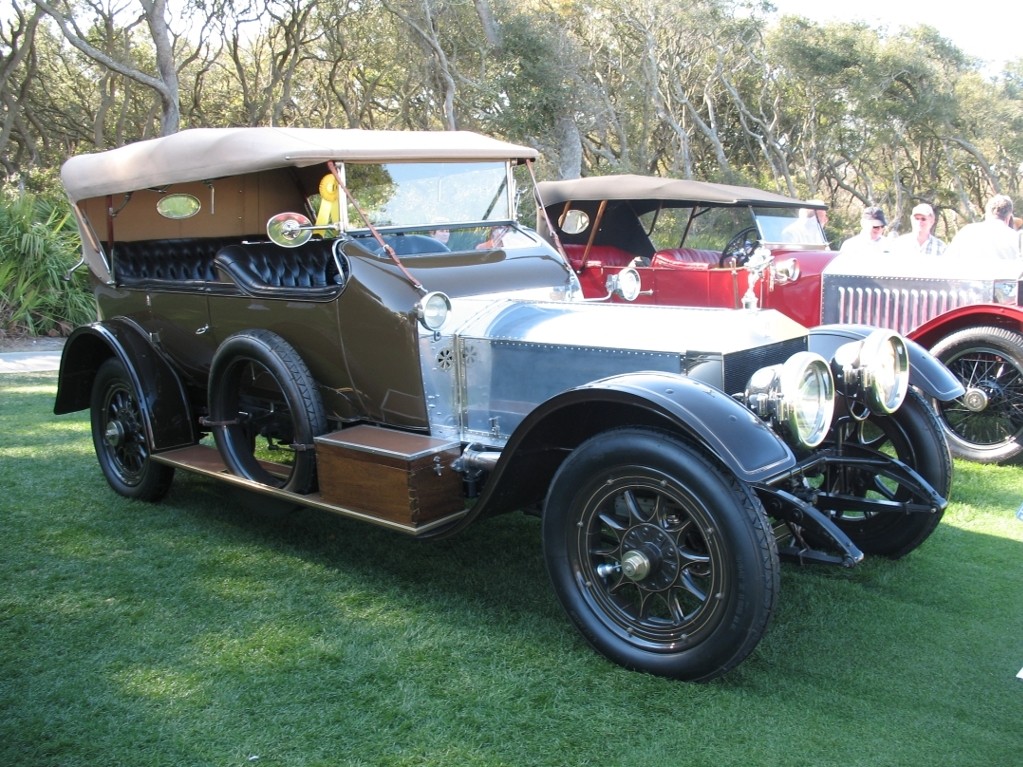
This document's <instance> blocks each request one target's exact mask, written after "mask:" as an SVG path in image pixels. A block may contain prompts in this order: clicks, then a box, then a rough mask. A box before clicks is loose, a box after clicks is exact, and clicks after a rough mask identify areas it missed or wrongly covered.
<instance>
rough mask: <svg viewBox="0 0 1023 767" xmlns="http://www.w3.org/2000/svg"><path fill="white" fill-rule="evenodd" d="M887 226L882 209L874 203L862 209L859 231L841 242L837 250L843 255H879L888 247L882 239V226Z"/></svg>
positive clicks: (885, 251) (886, 250)
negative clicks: (840, 246) (839, 248)
mask: <svg viewBox="0 0 1023 767" xmlns="http://www.w3.org/2000/svg"><path fill="white" fill-rule="evenodd" d="M886 226H888V222H887V221H886V220H885V217H884V211H883V210H881V209H880V208H879V207H877V206H876V205H872V206H870V207H869V208H864V209H863V215H862V216H860V233H859V234H856V235H853V236H852V237H850V238H849V239H847V240H846V241H845V242H843V243H842V248H841V250H840V251H839V252H840V253H842V254H843V255H845V254H849V255H863V256H867V255H880V254H881V253H887V252H888V247H887V243H886V242H885V240H884V228H885V227H886Z"/></svg>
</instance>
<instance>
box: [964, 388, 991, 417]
mask: <svg viewBox="0 0 1023 767" xmlns="http://www.w3.org/2000/svg"><path fill="white" fill-rule="evenodd" d="M962 402H963V405H964V406H965V407H966V409H967V410H969V411H970V412H971V413H982V412H983V411H985V410H987V406H988V405H989V404H990V403H991V397H990V396H989V394H988V392H987V391H985V390H984V389H981V388H978V387H971V388H970V389H968V390H967V392H966V394H964V395H963V398H962Z"/></svg>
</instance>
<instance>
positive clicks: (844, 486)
mask: <svg viewBox="0 0 1023 767" xmlns="http://www.w3.org/2000/svg"><path fill="white" fill-rule="evenodd" d="M836 428H839V429H843V430H844V431H845V435H844V441H846V442H848V441H852V442H855V443H857V444H860V445H862V446H863V447H867V448H870V449H872V450H876V451H877V452H880V453H884V454H886V455H889V456H891V457H892V458H895V459H897V460H899V461H901V462H902V463H904V464H906V465H907V466H909V467H910V468H911V469H913V470H914V471H916V473H917V474H919V475H920V476H921V477H923V479H925V480H926V481H927V483H928V484H929V485H930V486H931V487H932V488H934V490H935V491H936V492H937V493H938V494H939V495H941V496H942V497H943V498H948V494H949V492H950V491H951V488H952V457H951V454H950V453H949V449H948V443H947V442H946V440H945V435H944V433H943V432H942V429H941V426H940V424H939V423H938V419H937V418H936V417H935V415H934V411H933V410H931V408H930V407H929V405H928V403H927V400H926V399H925V398H924V397H923V395H921V394H920V393H919V392H918V391H916V390H915V389H911V390H910V391H909V392H908V393H907V395H906V399H905V400H904V401H903V403H902V407H900V408H899V409H898V410H896V411H895V412H894V413H892V414H891V415H884V416H882V415H871V416H869V417H868V418H867V419H866V420H864V421H858V422H852V423H846V424H842V425H840V426H837V427H836ZM824 483H825V486H826V487H827V489H828V490H829V491H831V492H836V493H839V494H840V495H843V494H844V495H850V496H856V497H859V498H865V499H876V500H879V501H896V502H903V501H907V500H909V499H910V497H911V496H910V491H909V490H908V489H907V488H905V487H904V486H902V485H900V484H898V483H897V482H896V481H895V480H893V479H892V478H890V477H884V476H879V475H877V474H874V473H873V472H870V471H866V470H855V469H849V468H837V469H835V470H833V471H832V472H831V473H830V474H829V475H828V476H827V478H826V479H825V481H824ZM943 513H944V512H934V513H924V512H912V513H903V512H894V511H882V512H849V511H842V512H838V513H837V515H836V516H835V517H833V519H832V521H833V522H834V523H835V524H836V525H838V527H840V528H841V529H842V530H843V531H844V532H845V534H846V535H848V536H849V538H850V539H852V542H853V543H855V544H856V546H858V547H859V548H860V549H861V550H862V551H863V552H864V553H866V554H877V555H880V556H886V557H890V558H892V559H897V558H899V557H902V556H905V555H906V554H908V553H909V552H910V551H912V550H913V549H915V548H917V547H918V546H919V545H920V544H921V543H923V542H924V541H925V540H926V539H927V538H928V537H929V536H930V534H931V533H932V532H934V529H935V528H936V527H937V526H938V523H939V522H940V521H941V517H942V515H943Z"/></svg>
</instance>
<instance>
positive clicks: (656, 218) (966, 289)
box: [538, 176, 1023, 463]
mask: <svg viewBox="0 0 1023 767" xmlns="http://www.w3.org/2000/svg"><path fill="white" fill-rule="evenodd" d="M538 193H539V196H540V199H542V201H543V205H545V206H547V210H546V213H547V219H549V220H551V221H553V222H555V223H554V224H553V226H552V227H550V228H549V229H544V226H545V220H544V218H543V217H541V230H542V231H544V233H545V234H546V236H547V237H549V238H550V239H552V240H554V239H555V237H556V238H558V239H560V240H561V242H562V243H563V245H564V249H565V252H566V254H567V256H568V258H569V259H570V261H571V263H572V265H573V268H574V269H575V271H576V272H577V274H578V276H579V280H580V282H581V284H582V286H583V292H584V293H585V294H586V295H588V296H592V295H598V294H600V293H601V292H602V290H603V286H604V284H605V282H606V280H607V278H608V276H610V275H614V274H616V273H617V272H619V271H620V270H621V269H623V268H624V267H625V266H626V265H630V264H631V265H633V266H635V267H636V268H637V270H638V272H639V274H640V279H641V282H642V291H641V296H640V298H639V301H640V302H643V303H652V304H666V305H676V306H726V307H739V306H742V305H743V304H744V302H745V304H746V305H747V306H752V305H759V306H761V307H763V308H773V309H777V310H779V311H781V312H783V313H785V314H787V315H788V316H789V317H792V318H793V319H795V320H796V321H797V322H799V323H801V324H803V325H806V326H814V325H818V324H820V323H861V324H866V325H872V326H877V327H882V328H888V329H891V330H896V331H898V332H900V333H903V334H905V335H906V336H907V337H908V338H910V339H912V340H915V341H918V342H919V343H921V344H922V345H923V346H924V347H926V348H927V349H930V350H931V352H932V353H933V354H934V355H935V356H936V357H937V358H938V359H940V360H941V361H942V362H943V363H944V364H945V365H947V366H948V368H949V369H950V370H951V371H952V372H953V373H954V374H955V375H956V377H957V378H958V379H959V380H960V382H961V383H962V385H963V387H964V393H963V396H961V397H957V398H955V399H953V400H951V401H944V402H942V401H938V402H937V403H936V407H937V412H938V415H939V418H940V420H941V423H942V425H943V427H944V428H945V431H946V435H947V437H948V442H949V445H950V447H951V449H952V452H953V453H954V454H955V455H957V456H959V457H962V458H967V459H969V460H973V461H980V462H985V463H986V462H1005V461H1010V460H1015V459H1018V458H1020V457H1021V454H1023V290H1021V286H1023V261H1020V262H1015V263H1014V262H1007V261H998V260H989V259H984V258H982V255H983V254H977V258H971V259H970V261H969V262H968V263H964V262H961V261H957V260H953V259H944V258H936V257H925V256H909V257H906V256H899V257H894V256H887V255H886V256H880V257H877V258H864V259H856V258H845V257H843V258H837V255H838V254H837V252H835V251H832V250H829V249H828V243H827V241H826V240H825V237H824V233H823V231H822V230H821V227H820V225H819V224H818V221H817V217H816V215H814V209H815V208H816V209H821V208H823V205H821V204H820V203H812V202H801V201H799V200H795V199H792V198H789V197H785V196H783V195H778V194H773V193H771V192H763V191H760V190H757V189H752V188H748V187H741V186H728V185H723V184H711V183H705V182H699V181H683V180H672V179H663V178H657V177H650V176H605V177H591V178H583V179H575V180H567V181H552V182H544V183H541V184H540V185H539V189H538ZM552 232H553V234H552Z"/></svg>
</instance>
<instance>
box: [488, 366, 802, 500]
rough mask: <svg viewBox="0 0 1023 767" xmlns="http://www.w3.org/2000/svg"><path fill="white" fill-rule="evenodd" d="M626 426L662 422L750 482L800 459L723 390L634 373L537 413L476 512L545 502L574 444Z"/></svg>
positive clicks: (513, 441) (504, 455)
mask: <svg viewBox="0 0 1023 767" xmlns="http://www.w3.org/2000/svg"><path fill="white" fill-rule="evenodd" d="M623 426H648V427H650V428H655V429H661V430H663V431H667V432H670V433H675V434H678V435H680V436H682V437H683V438H685V439H688V440H689V441H691V442H694V443H697V444H700V445H702V446H703V448H704V449H705V450H706V451H707V452H708V453H711V454H713V456H715V457H716V458H717V459H718V460H719V461H720V462H721V463H722V464H723V465H724V466H725V467H727V469H729V470H730V471H731V472H732V473H733V474H734V475H735V476H736V477H737V478H738V479H739V480H741V481H743V482H747V483H756V482H760V481H764V480H766V479H767V478H769V477H772V476H776V475H778V474H783V473H784V472H785V471H786V470H787V469H789V468H791V467H793V466H795V465H796V458H795V456H794V455H793V453H792V451H791V450H790V449H789V447H788V445H786V444H785V442H784V441H783V440H782V439H781V437H779V436H778V435H777V434H775V433H774V432H773V431H771V429H770V428H769V427H768V426H767V425H766V424H765V423H764V422H763V421H761V420H760V419H759V418H757V417H756V416H755V415H754V414H753V413H752V412H751V411H750V410H748V409H747V408H746V407H745V406H743V405H742V404H740V403H739V402H737V401H735V400H734V399H732V398H731V397H729V396H727V395H726V394H724V393H722V392H721V391H719V390H717V389H714V388H712V387H710V386H707V385H706V384H703V383H700V382H698V381H694V380H692V379H689V378H686V377H684V376H680V375H677V374H672V373H661V372H645V373H630V374H625V375H620V376H613V377H610V378H605V379H601V380H599V381H595V382H592V383H589V384H586V385H584V386H580V387H577V388H575V389H570V390H568V391H565V392H563V393H561V394H559V395H557V396H555V397H552V398H551V399H549V400H548V401H546V402H544V403H543V404H542V405H540V406H539V407H537V408H536V409H535V410H534V411H533V412H531V413H530V414H529V415H528V416H527V417H526V418H525V419H524V420H523V421H522V423H520V424H519V426H518V428H517V429H516V430H515V432H514V433H513V434H512V436H511V438H510V439H509V441H508V443H507V444H506V445H505V447H504V449H503V450H502V451H501V458H500V460H498V462H497V464H496V466H495V467H494V470H493V472H492V474H491V475H490V477H489V479H488V481H487V483H486V487H485V489H484V491H483V493H482V495H481V496H480V498H479V500H478V501H477V504H476V508H475V509H474V513H473V515H472V516H474V517H475V516H478V515H479V514H489V513H498V512H501V511H513V510H515V509H518V508H524V507H525V506H528V505H529V504H530V503H533V502H536V501H538V500H539V499H541V498H543V496H544V495H545V494H546V492H547V486H548V484H549V483H550V479H551V478H552V477H553V476H554V473H555V471H557V468H558V466H559V465H560V464H561V462H562V461H563V460H564V459H565V457H566V456H568V454H569V453H570V452H571V451H572V450H573V449H575V448H576V447H577V446H578V445H580V444H582V442H584V441H585V440H587V439H589V438H590V437H592V436H594V435H596V434H599V433H601V432H604V431H608V430H610V429H615V428H620V427H623Z"/></svg>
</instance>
